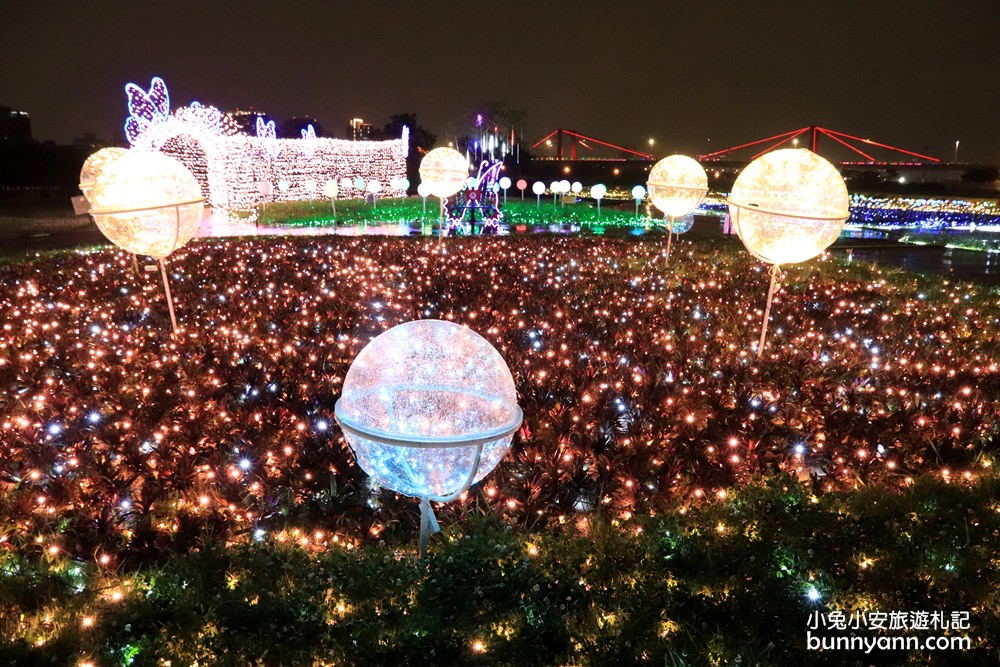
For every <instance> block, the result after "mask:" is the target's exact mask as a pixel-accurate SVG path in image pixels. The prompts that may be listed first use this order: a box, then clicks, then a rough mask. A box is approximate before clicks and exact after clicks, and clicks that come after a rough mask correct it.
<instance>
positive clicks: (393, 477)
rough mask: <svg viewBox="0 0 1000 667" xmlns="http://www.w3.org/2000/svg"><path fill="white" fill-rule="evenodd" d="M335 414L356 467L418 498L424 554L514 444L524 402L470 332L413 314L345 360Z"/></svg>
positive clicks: (492, 352) (500, 362)
mask: <svg viewBox="0 0 1000 667" xmlns="http://www.w3.org/2000/svg"><path fill="white" fill-rule="evenodd" d="M334 412H335V415H336V418H337V422H338V423H339V424H340V426H341V428H342V429H343V431H344V435H345V436H346V438H347V442H348V444H349V445H350V446H351V449H352V451H353V452H354V456H355V458H356V459H357V462H358V465H359V466H361V468H362V469H364V470H365V472H367V473H368V474H369V475H370V476H371V477H372V479H373V480H374V481H375V482H376V483H378V484H379V485H380V486H384V487H386V488H389V489H392V490H393V491H396V492H398V493H402V494H404V495H408V496H413V497H416V498H419V499H420V552H421V556H423V555H425V554H426V551H427V538H428V535H429V534H430V533H432V532H436V531H437V530H438V525H437V521H436V519H435V517H434V514H433V512H432V510H431V506H430V502H431V501H435V502H449V501H451V500H454V499H455V498H457V497H458V496H459V495H460V494H461V493H462V492H464V491H465V490H466V489H468V488H469V486H471V485H472V484H475V483H476V482H478V481H479V480H481V479H483V477H485V476H486V475H487V474H489V472H490V471H491V470H492V469H493V468H494V466H496V464H497V463H498V462H499V461H500V460H501V459H502V458H503V456H504V454H506V452H507V450H508V449H509V448H510V443H511V438H512V437H513V434H514V433H515V432H516V431H517V429H518V428H520V425H521V420H522V417H523V415H522V412H521V408H520V407H519V406H518V405H517V393H516V391H515V388H514V380H513V378H512V377H511V374H510V370H509V369H508V367H507V363H506V362H505V361H504V359H503V357H501V356H500V353H499V352H497V350H496V349H495V348H494V347H493V346H492V345H490V343H489V342H488V341H487V340H486V339H485V338H483V337H482V336H480V335H479V334H477V333H476V332H474V331H472V330H471V329H469V328H467V327H464V326H461V325H459V324H455V323H454V322H446V321H443V320H416V321H413V322H407V323H405V324H400V325H399V326H396V327H393V328H392V329H389V330H388V331H386V332H384V333H382V334H380V335H379V336H377V337H376V338H375V339H374V340H373V341H371V342H370V343H369V344H368V345H367V346H365V348H364V349H363V350H361V352H360V354H358V356H357V358H355V360H354V361H353V362H352V363H351V367H350V369H348V371H347V376H346V377H345V378H344V385H343V392H342V394H341V397H340V399H339V400H338V401H337V403H336V405H335V407H334Z"/></svg>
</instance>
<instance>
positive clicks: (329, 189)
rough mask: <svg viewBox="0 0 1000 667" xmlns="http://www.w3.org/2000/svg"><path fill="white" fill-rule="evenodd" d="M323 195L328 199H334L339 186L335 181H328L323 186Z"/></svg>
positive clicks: (338, 191) (338, 192)
mask: <svg viewBox="0 0 1000 667" xmlns="http://www.w3.org/2000/svg"><path fill="white" fill-rule="evenodd" d="M323 194H324V195H326V197H327V198H328V199H336V198H337V195H338V194H340V186H339V185H337V181H335V180H333V179H330V180H329V181H327V182H326V185H324V186H323Z"/></svg>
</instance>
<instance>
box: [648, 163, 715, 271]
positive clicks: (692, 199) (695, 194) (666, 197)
mask: <svg viewBox="0 0 1000 667" xmlns="http://www.w3.org/2000/svg"><path fill="white" fill-rule="evenodd" d="M646 187H647V188H648V189H649V198H650V200H651V201H652V202H653V206H655V207H656V208H658V209H660V210H661V211H663V215H665V216H666V217H667V218H668V220H669V222H668V223H667V259H666V261H667V262H669V261H670V243H671V241H672V239H673V237H674V234H680V233H682V232H678V231H676V224H675V222H674V219H675V218H679V217H681V216H685V215H687V214H688V213H690V212H691V211H693V210H694V209H695V208H697V207H698V205H699V204H701V202H702V200H703V199H705V195H706V194H707V193H708V174H706V173H705V169H704V168H703V167H702V166H701V165H700V164H698V161H697V160H694V159H693V158H689V157H688V156H686V155H671V156H669V157H665V158H663V159H662V160H660V161H659V162H657V163H656V164H655V165H653V168H652V169H651V170H650V172H649V180H647V181H646ZM688 229H690V226H689V227H688ZM684 231H687V229H685V230H684Z"/></svg>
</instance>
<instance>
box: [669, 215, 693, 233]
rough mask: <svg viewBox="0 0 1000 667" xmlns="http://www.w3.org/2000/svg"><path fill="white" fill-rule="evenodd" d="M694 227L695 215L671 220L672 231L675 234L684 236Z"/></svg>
mask: <svg viewBox="0 0 1000 667" xmlns="http://www.w3.org/2000/svg"><path fill="white" fill-rule="evenodd" d="M692 227H694V215H693V214H690V213H689V214H688V215H685V216H682V217H680V218H674V219H673V220H671V224H670V231H671V232H673V233H674V234H683V233H685V232H689V231H691V228H692Z"/></svg>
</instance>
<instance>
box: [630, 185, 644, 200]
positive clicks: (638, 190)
mask: <svg viewBox="0 0 1000 667" xmlns="http://www.w3.org/2000/svg"><path fill="white" fill-rule="evenodd" d="M645 196H646V188H644V187H642V186H641V185H637V186H635V187H634V188H632V199H642V198H643V197H645Z"/></svg>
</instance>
